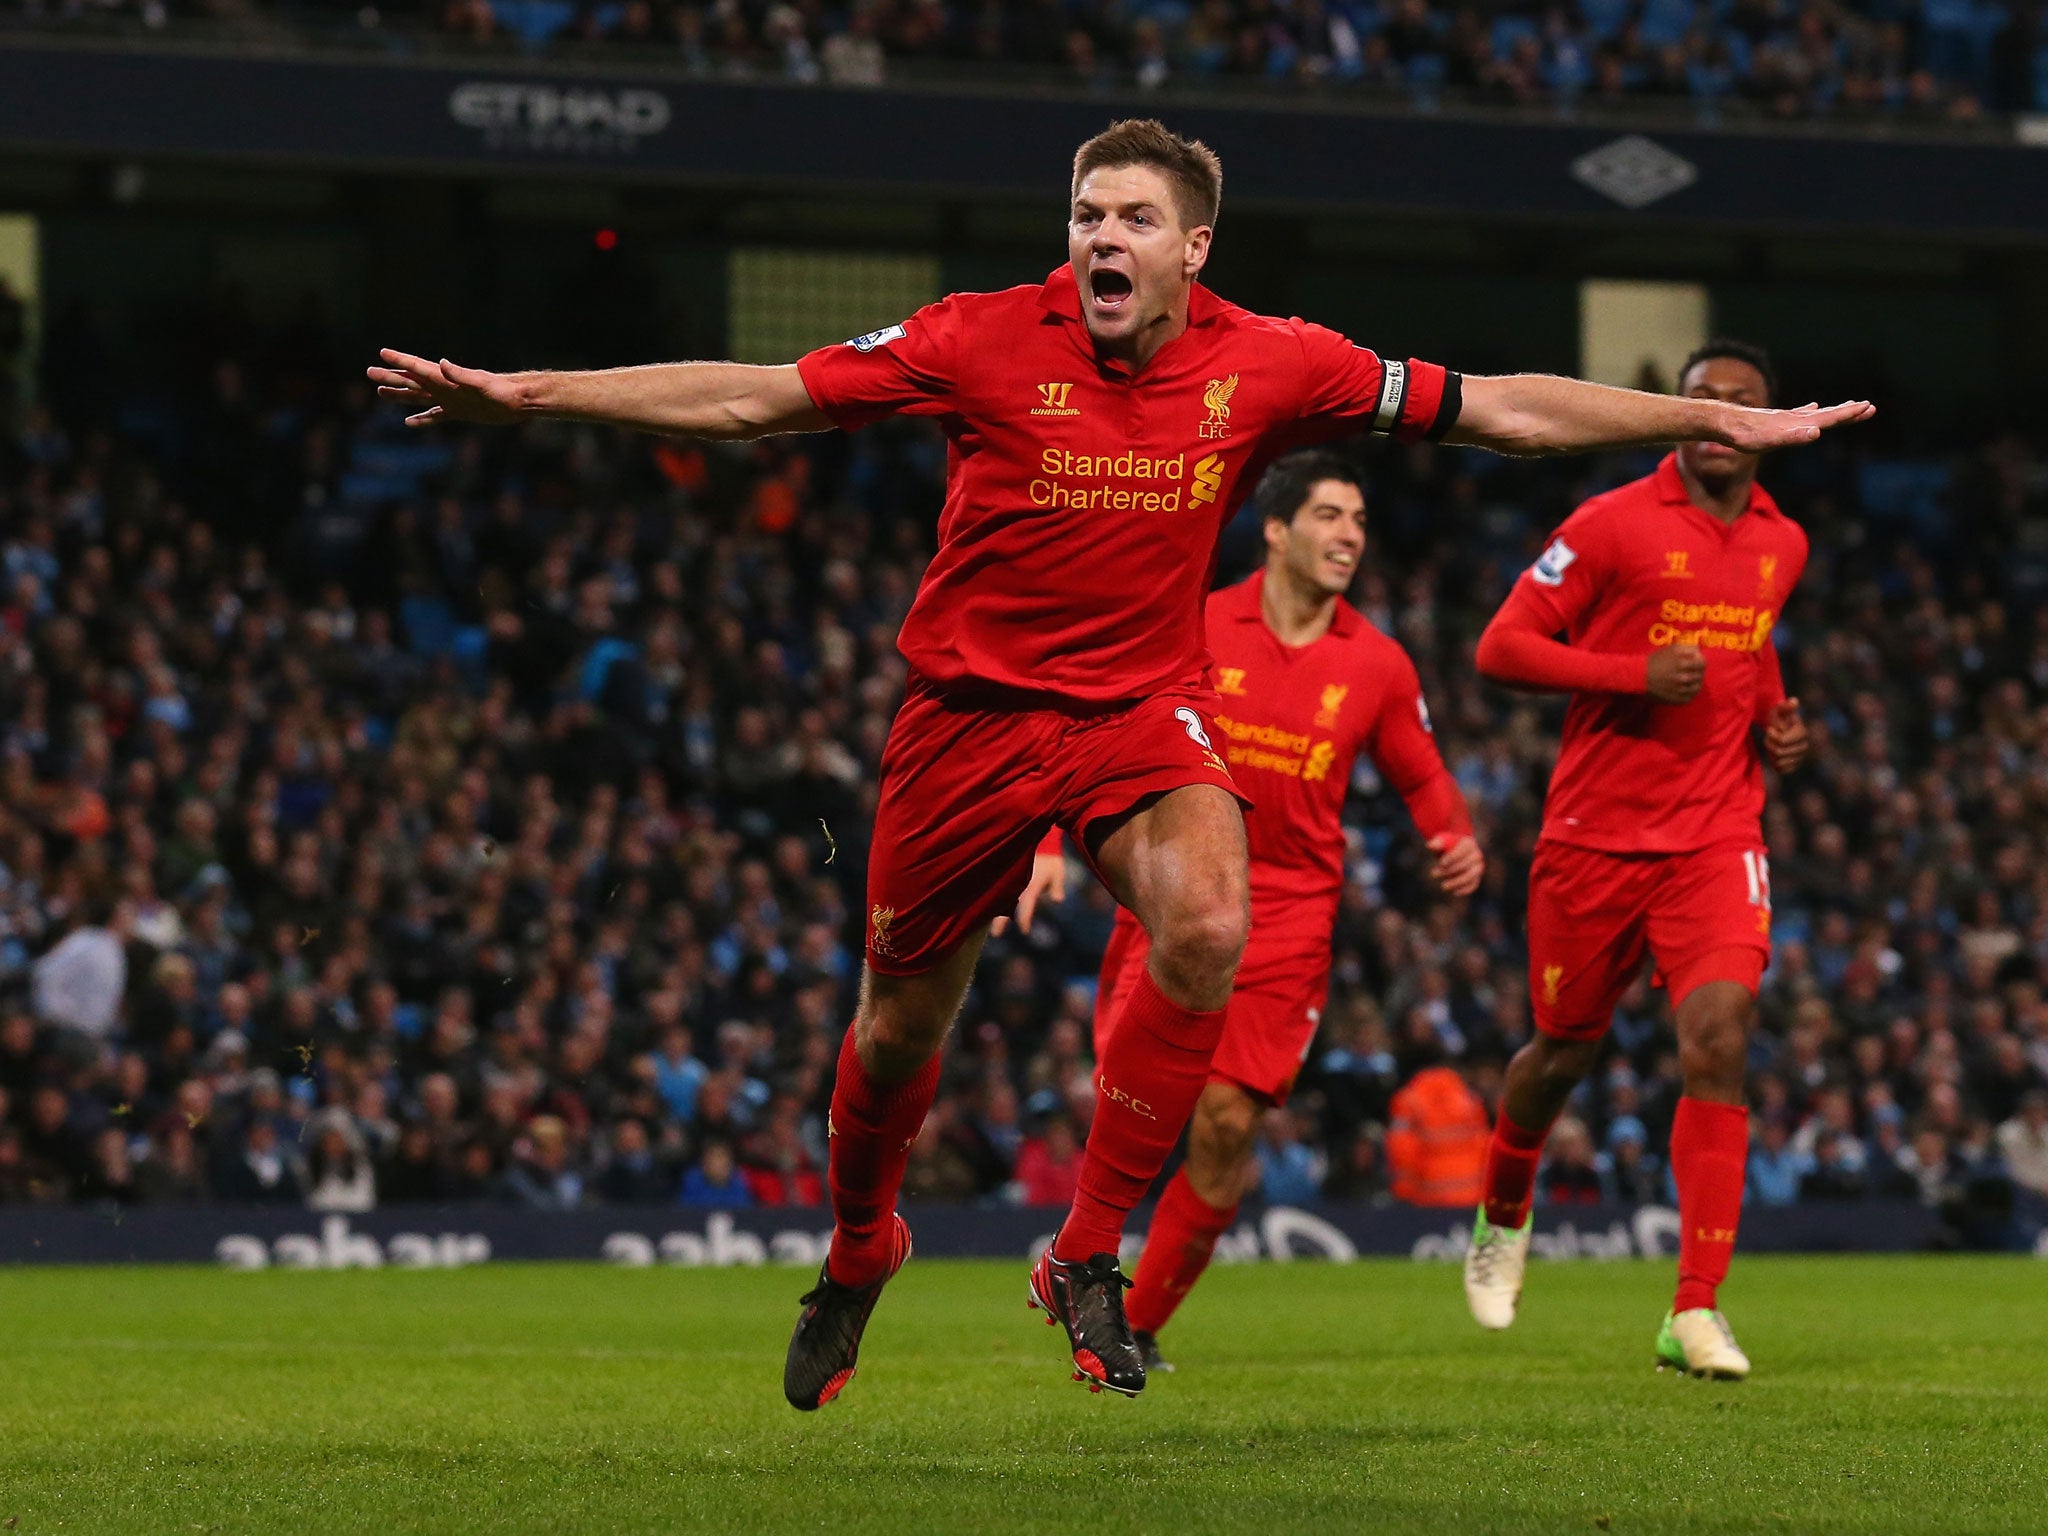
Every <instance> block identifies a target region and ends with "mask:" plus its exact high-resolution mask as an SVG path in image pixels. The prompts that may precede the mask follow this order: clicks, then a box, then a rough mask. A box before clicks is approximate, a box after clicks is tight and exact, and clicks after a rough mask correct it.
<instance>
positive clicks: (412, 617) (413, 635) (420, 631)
mask: <svg viewBox="0 0 2048 1536" xmlns="http://www.w3.org/2000/svg"><path fill="white" fill-rule="evenodd" d="M398 622H399V623H400V624H401V625H402V626H404V629H405V645H406V649H407V650H409V651H411V652H412V653H413V655H415V656H420V657H434V656H448V655H452V654H453V653H454V650H455V632H456V627H457V626H456V623H455V613H454V610H453V609H451V608H450V607H449V606H448V605H447V604H446V603H444V602H442V601H441V599H440V598H438V597H418V596H415V597H408V598H405V599H404V600H403V601H401V602H400V603H399V605H398Z"/></svg>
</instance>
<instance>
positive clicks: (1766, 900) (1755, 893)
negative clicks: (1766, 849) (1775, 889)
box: [1742, 848, 1771, 912]
mask: <svg viewBox="0 0 2048 1536" xmlns="http://www.w3.org/2000/svg"><path fill="white" fill-rule="evenodd" d="M1742 872H1743V873H1744V874H1745V875H1747V876H1748V877H1749V904H1750V905H1751V906H1752V907H1762V908H1763V909H1764V910H1765V911H1766V912H1768V911H1770V910H1771V861H1770V860H1769V859H1768V858H1766V857H1765V856H1764V855H1763V854H1762V853H1760V852H1759V851H1758V850H1756V849H1754V848H1750V849H1745V850H1744V852H1743V855H1742Z"/></svg>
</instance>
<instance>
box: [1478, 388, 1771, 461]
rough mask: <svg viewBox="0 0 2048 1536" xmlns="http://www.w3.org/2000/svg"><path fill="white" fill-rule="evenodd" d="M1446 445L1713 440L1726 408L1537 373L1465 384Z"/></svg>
mask: <svg viewBox="0 0 2048 1536" xmlns="http://www.w3.org/2000/svg"><path fill="white" fill-rule="evenodd" d="M1464 397H1465V398H1464V407H1463V409H1462V410H1461V411H1460V412H1459V415H1458V422H1457V425H1456V426H1455V427H1453V428H1452V429H1451V431H1450V433H1449V434H1448V435H1449V440H1450V441H1451V442H1454V443H1466V444H1470V445H1472V446H1475V447H1480V448H1491V449H1493V450H1494V451H1496V452H1498V453H1513V454H1551V453H1584V452H1586V451H1587V450H1588V449H1594V448H1637V447H1648V446H1652V445H1654V444H1658V443H1677V442H1691V441H1702V440H1704V441H1711V442H1720V441H1722V440H1723V439H1724V435H1725V432H1726V426H1725V418H1726V415H1727V413H1728V412H1729V411H1730V410H1731V409H1739V407H1730V406H1727V405H1724V404H1722V403H1721V402H1720V401H1717V400H1688V399H1685V398H1683V397H1682V396H1677V395H1653V394H1648V393H1645V392H1644V391H1642V390H1637V389H1613V388H1610V387H1609V386H1607V385H1605V384H1588V383H1586V382H1585V381H1584V380H1582V379H1563V378H1555V377H1552V376H1551V375H1548V374H1541V373H1520V374H1511V375H1508V376H1507V377H1505V378H1468V379H1466V380H1465V381H1464Z"/></svg>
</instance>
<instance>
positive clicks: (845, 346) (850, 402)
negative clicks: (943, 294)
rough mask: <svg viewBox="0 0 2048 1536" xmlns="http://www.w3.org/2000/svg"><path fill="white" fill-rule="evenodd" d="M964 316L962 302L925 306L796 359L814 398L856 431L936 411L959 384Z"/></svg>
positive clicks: (947, 406)
mask: <svg viewBox="0 0 2048 1536" xmlns="http://www.w3.org/2000/svg"><path fill="white" fill-rule="evenodd" d="M961 322H962V315H961V306H960V304H959V303H958V301H957V300H955V299H951V298H947V299H941V300H940V301H939V302H938V303H936V304H927V305H926V306H925V307H924V308H923V309H920V310H919V311H918V312H917V313H916V314H914V315H912V316H911V317H910V318H909V319H908V320H905V321H904V322H903V323H902V324H901V325H890V326H884V327H883V328H882V329H881V330H879V331H870V332H868V334H867V335H865V336H856V337H854V338H853V339H852V340H851V341H843V342H839V343H836V344H835V345H833V346H829V347H820V348H818V349H817V350H816V351H815V352H807V353H805V354H804V355H803V356H802V357H800V358H798V359H797V364H796V366H797V372H798V373H799V374H801V375H802V377H803V381H804V388H805V389H807V390H809V391H810V395H811V403H812V404H813V405H815V406H817V408H818V409H819V410H821V411H823V412H824V413H825V414H826V415H827V416H829V417H831V418H832V422H833V424H834V425H835V426H839V427H844V428H846V429H847V430H849V431H851V430H852V429H853V428H855V427H863V426H866V425H867V424H868V423H869V422H871V421H880V420H881V419H882V418H883V417H885V416H894V415H899V414H902V415H915V416H935V415H941V414H943V413H945V412H947V411H949V410H951V409H952V406H953V394H954V390H955V389H956V388H957V387H958V382H959V371H958V362H959V356H960V329H961Z"/></svg>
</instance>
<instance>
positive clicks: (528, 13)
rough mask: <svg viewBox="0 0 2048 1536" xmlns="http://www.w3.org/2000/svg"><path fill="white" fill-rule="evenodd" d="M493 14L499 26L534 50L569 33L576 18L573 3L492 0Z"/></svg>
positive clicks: (549, 0)
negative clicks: (570, 26)
mask: <svg viewBox="0 0 2048 1536" xmlns="http://www.w3.org/2000/svg"><path fill="white" fill-rule="evenodd" d="M491 11H492V13H493V14H494V15H495V16H496V17H497V18H498V25H499V26H501V27H503V28H504V29H505V30H506V31H507V32H510V33H511V34H512V35H513V36H514V37H516V38H518V39H519V40H520V41H521V42H522V43H524V44H525V45H526V46H527V48H528V49H531V50H538V49H539V48H541V47H542V46H543V45H544V44H545V43H547V41H548V40H549V39H550V38H553V37H557V36H559V35H560V34H561V33H563V32H566V31H568V29H569V24H570V23H571V22H573V21H574V20H575V19H576V7H575V6H573V5H571V4H569V0H492V5H491Z"/></svg>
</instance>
